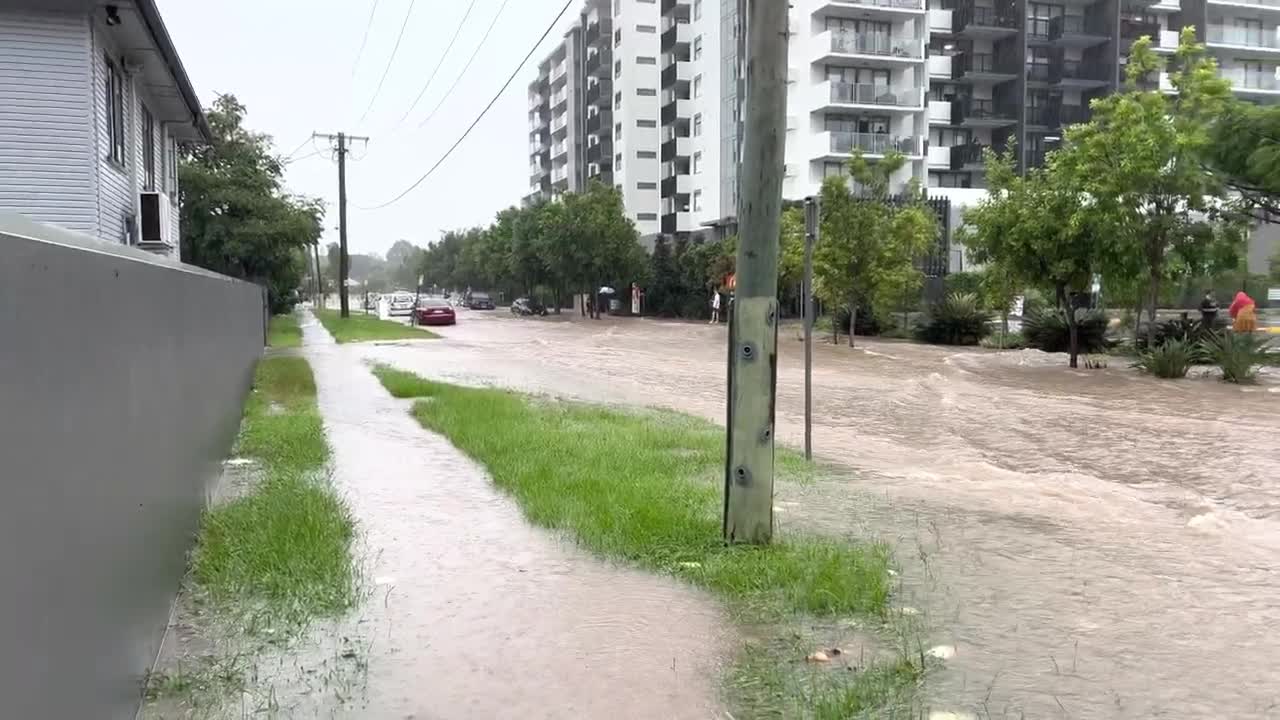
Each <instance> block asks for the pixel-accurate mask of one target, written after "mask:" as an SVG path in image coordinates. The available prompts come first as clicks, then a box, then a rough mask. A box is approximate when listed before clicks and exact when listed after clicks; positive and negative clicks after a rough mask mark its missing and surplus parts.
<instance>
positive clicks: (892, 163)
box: [813, 152, 937, 347]
mask: <svg viewBox="0 0 1280 720" xmlns="http://www.w3.org/2000/svg"><path fill="white" fill-rule="evenodd" d="M905 163H906V158H905V157H903V156H902V155H901V154H900V153H896V152H894V153H889V154H888V155H886V156H885V158H884V159H883V160H880V161H879V162H876V163H869V162H867V161H866V160H865V159H863V157H862V156H861V155H860V154H855V155H854V157H853V158H851V159H850V160H849V169H850V174H851V175H852V177H853V178H854V180H856V181H857V182H858V183H859V185H861V186H862V188H863V189H864V192H863V194H862V195H860V196H857V197H855V196H854V195H852V194H851V193H850V191H849V185H848V182H847V181H846V180H845V178H844V177H842V176H833V177H828V178H827V179H826V180H825V181H824V182H823V184H822V218H821V223H822V227H821V241H820V242H819V243H818V244H817V245H816V246H815V247H814V256H813V266H814V267H813V272H814V290H815V293H816V294H817V295H818V297H819V298H821V299H822V301H823V302H824V303H826V304H827V305H830V306H831V307H840V306H841V305H845V306H847V307H848V308H849V318H850V319H849V346H850V347H853V342H854V340H853V334H854V328H855V327H856V325H857V320H858V306H859V305H862V304H866V303H868V302H870V301H871V300H873V299H874V298H876V297H878V296H879V297H883V296H885V295H886V294H888V293H891V292H892V291H893V289H900V288H901V287H902V286H903V285H904V284H906V283H908V282H909V281H910V278H913V277H914V278H916V279H917V280H916V281H917V282H918V278H919V275H920V273H919V271H918V270H917V269H916V268H915V264H914V262H915V260H916V258H918V257H920V256H921V255H923V254H924V253H925V252H927V251H928V250H929V248H930V247H931V245H932V243H933V241H934V239H935V237H936V234H937V226H936V220H935V217H934V215H933V212H932V211H931V210H930V209H929V208H928V207H927V206H925V205H924V203H923V201H922V194H921V192H920V189H919V187H918V186H917V185H916V184H915V181H914V180H913V181H912V182H911V183H910V184H909V186H908V188H907V190H906V192H905V193H904V195H903V198H902V201H901V202H894V201H893V200H892V198H890V195H889V187H890V181H891V178H892V176H893V174H894V173H895V172H897V171H898V170H899V169H900V168H901V167H902V166H903V165H904V164H905ZM833 328H834V329H835V332H836V336H837V339H838V337H839V329H838V328H835V326H834V324H833Z"/></svg>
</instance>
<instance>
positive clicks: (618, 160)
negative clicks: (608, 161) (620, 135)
mask: <svg viewBox="0 0 1280 720" xmlns="http://www.w3.org/2000/svg"><path fill="white" fill-rule="evenodd" d="M613 169H614V170H615V171H620V170H622V153H618V154H617V155H615V156H614V158H613ZM618 189H619V190H621V189H622V188H621V187H619V188H618Z"/></svg>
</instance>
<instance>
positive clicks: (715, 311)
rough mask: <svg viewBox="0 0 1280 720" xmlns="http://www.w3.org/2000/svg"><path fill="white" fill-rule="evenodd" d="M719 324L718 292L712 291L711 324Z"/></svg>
mask: <svg viewBox="0 0 1280 720" xmlns="http://www.w3.org/2000/svg"><path fill="white" fill-rule="evenodd" d="M718 322H720V291H719V290H713V291H712V292H711V324H712V325H715V324H716V323H718Z"/></svg>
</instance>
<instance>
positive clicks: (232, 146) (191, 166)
mask: <svg viewBox="0 0 1280 720" xmlns="http://www.w3.org/2000/svg"><path fill="white" fill-rule="evenodd" d="M207 115H208V118H209V127H210V129H212V131H213V138H212V142H210V143H209V144H208V145H200V146H195V147H192V148H189V149H186V150H184V152H183V157H182V160H181V163H180V165H179V167H178V176H179V178H180V183H179V187H180V193H181V203H180V208H181V209H180V213H181V221H182V222H181V227H182V237H181V243H182V257H183V259H184V260H185V261H187V262H189V263H192V264H194V265H199V266H200V267H203V268H206V269H208V270H212V271H214V272H218V273H222V274H224V275H230V276H232V277H236V278H241V279H244V280H251V281H253V282H256V283H259V284H262V285H264V286H265V287H266V288H267V293H268V301H269V303H270V305H271V311H272V312H283V311H286V310H287V309H288V308H289V300H288V298H289V297H290V295H291V293H292V292H293V291H294V290H296V289H298V287H299V286H300V285H301V284H302V277H303V274H304V273H305V271H306V259H305V258H306V253H307V252H308V250H309V249H310V246H311V245H312V244H314V243H315V242H317V241H318V240H319V238H320V235H321V233H322V230H323V224H322V221H323V218H324V205H323V203H321V202H320V201H319V200H316V199H312V198H305V197H299V196H293V195H289V194H288V193H286V192H285V191H284V189H283V185H282V180H281V177H282V167H283V166H282V165H281V162H280V159H279V158H278V157H277V156H276V155H274V154H273V153H272V152H271V139H270V138H269V137H268V136H266V135H263V134H260V133H254V132H251V131H249V130H247V129H245V127H244V117H245V107H244V105H241V104H240V102H239V101H237V100H236V98H235V97H234V96H232V95H221V96H219V97H218V99H217V100H215V101H214V103H213V107H212V108H211V109H209V110H208V111H207Z"/></svg>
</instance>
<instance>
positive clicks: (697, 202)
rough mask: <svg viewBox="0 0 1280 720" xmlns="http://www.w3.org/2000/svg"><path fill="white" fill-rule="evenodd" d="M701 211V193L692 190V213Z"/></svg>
mask: <svg viewBox="0 0 1280 720" xmlns="http://www.w3.org/2000/svg"><path fill="white" fill-rule="evenodd" d="M701 209H702V191H701V190H694V191H693V210H694V212H697V211H699V210H701Z"/></svg>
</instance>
